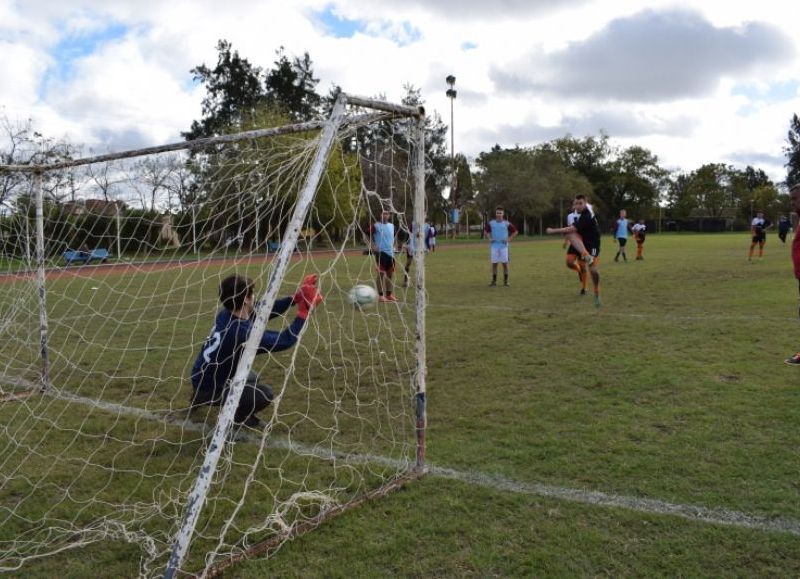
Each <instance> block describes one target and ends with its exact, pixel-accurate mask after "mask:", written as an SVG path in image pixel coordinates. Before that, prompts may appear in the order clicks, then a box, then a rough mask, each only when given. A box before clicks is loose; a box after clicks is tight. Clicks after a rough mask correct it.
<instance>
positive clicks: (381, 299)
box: [378, 296, 389, 303]
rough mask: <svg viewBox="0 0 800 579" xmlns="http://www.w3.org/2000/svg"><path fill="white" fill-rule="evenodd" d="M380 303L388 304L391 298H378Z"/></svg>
mask: <svg viewBox="0 0 800 579" xmlns="http://www.w3.org/2000/svg"><path fill="white" fill-rule="evenodd" d="M378 301H379V302H381V303H384V302H388V301H389V298H387V297H386V296H380V297H379V298H378Z"/></svg>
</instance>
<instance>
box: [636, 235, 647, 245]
mask: <svg viewBox="0 0 800 579" xmlns="http://www.w3.org/2000/svg"><path fill="white" fill-rule="evenodd" d="M644 238H645V235H644V233H640V234H639V238H638V239H637V240H636V243H644Z"/></svg>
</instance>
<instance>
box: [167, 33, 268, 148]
mask: <svg viewBox="0 0 800 579" xmlns="http://www.w3.org/2000/svg"><path fill="white" fill-rule="evenodd" d="M217 52H218V56H217V65H216V66H215V67H214V68H213V69H211V68H209V67H207V66H206V65H205V64H201V65H199V66H197V67H195V68H193V69H192V70H191V72H192V74H193V75H194V80H195V81H199V82H200V83H201V84H204V85H205V87H206V96H205V97H204V98H203V103H202V105H203V109H202V111H203V117H202V118H201V119H200V120H199V121H192V126H191V129H189V131H187V132H185V133H181V134H182V136H183V137H184V138H185V139H186V140H187V141H190V140H193V139H199V138H201V137H212V136H215V135H220V134H222V133H225V132H230V131H231V127H237V129H238V130H244V129H246V128H249V126H250V124H251V123H250V122H249V121H250V120H251V118H252V115H253V112H254V110H255V109H256V108H257V107H258V105H259V104H260V103H261V102H262V101H263V99H264V98H265V95H264V91H263V88H262V86H261V77H262V76H261V75H262V73H261V69H260V68H259V67H255V66H253V65H251V64H250V62H249V61H248V60H247V59H246V58H242V57H240V56H239V52H238V51H236V50H232V45H231V43H230V42H228V41H227V40H220V41H219V42H218V43H217Z"/></svg>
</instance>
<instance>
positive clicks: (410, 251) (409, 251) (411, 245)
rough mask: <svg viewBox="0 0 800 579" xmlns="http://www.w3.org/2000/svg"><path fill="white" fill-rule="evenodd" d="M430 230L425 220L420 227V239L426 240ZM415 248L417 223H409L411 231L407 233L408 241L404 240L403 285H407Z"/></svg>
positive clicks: (426, 248)
mask: <svg viewBox="0 0 800 579" xmlns="http://www.w3.org/2000/svg"><path fill="white" fill-rule="evenodd" d="M429 230H430V225H428V222H427V221H426V222H425V225H424V226H423V228H422V239H423V240H426V239H427V238H428V233H429ZM416 248H417V224H416V223H412V225H411V232H409V234H408V241H407V242H406V265H405V267H404V268H403V287H408V278H409V272H410V271H411V264H412V263H414V253H415V252H416ZM427 250H428V244H427V243H426V244H425V251H427Z"/></svg>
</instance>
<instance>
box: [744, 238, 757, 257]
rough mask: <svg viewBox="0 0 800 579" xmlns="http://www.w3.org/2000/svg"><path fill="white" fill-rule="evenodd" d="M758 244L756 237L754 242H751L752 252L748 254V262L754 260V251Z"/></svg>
mask: <svg viewBox="0 0 800 579" xmlns="http://www.w3.org/2000/svg"><path fill="white" fill-rule="evenodd" d="M756 243H758V241H757V240H756V238H755V237H754V238H753V240H752V241H751V242H750V252H749V253H748V254H747V260H748V261H751V260H752V259H753V251H754V250H755V248H756Z"/></svg>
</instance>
